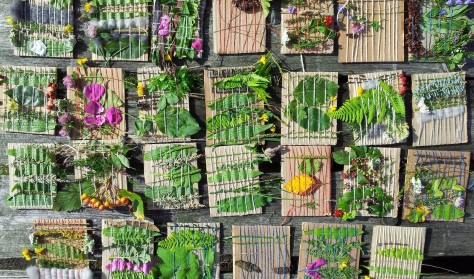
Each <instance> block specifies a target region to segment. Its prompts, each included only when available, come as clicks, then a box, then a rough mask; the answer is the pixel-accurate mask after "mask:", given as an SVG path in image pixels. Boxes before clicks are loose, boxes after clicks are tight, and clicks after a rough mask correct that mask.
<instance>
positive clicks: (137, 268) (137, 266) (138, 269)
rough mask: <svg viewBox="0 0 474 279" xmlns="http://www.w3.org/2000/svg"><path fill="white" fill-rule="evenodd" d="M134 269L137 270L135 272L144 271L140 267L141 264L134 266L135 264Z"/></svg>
mask: <svg viewBox="0 0 474 279" xmlns="http://www.w3.org/2000/svg"><path fill="white" fill-rule="evenodd" d="M133 271H135V272H142V270H141V269H140V265H138V264H134V266H133Z"/></svg>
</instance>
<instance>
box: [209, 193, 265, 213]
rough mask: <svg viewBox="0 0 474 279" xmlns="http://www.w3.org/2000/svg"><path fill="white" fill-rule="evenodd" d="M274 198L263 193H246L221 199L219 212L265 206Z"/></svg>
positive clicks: (218, 205)
mask: <svg viewBox="0 0 474 279" xmlns="http://www.w3.org/2000/svg"><path fill="white" fill-rule="evenodd" d="M271 201H272V198H270V197H265V196H261V195H246V196H237V197H229V198H225V199H221V200H218V201H217V212H219V213H221V212H247V211H252V210H254V209H256V208H260V207H263V206H265V205H267V204H268V203H270V202H271Z"/></svg>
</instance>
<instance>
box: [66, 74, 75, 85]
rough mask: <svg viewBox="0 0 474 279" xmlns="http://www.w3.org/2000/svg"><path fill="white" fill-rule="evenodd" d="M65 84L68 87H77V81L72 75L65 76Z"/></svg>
mask: <svg viewBox="0 0 474 279" xmlns="http://www.w3.org/2000/svg"><path fill="white" fill-rule="evenodd" d="M63 84H64V86H65V87H66V88H74V87H76V82H75V80H74V79H73V78H72V76H71V75H66V76H65V77H64V78H63Z"/></svg>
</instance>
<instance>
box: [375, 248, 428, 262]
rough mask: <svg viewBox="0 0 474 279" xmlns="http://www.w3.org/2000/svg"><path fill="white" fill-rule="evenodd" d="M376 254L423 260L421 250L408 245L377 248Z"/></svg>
mask: <svg viewBox="0 0 474 279" xmlns="http://www.w3.org/2000/svg"><path fill="white" fill-rule="evenodd" d="M376 254H377V255H382V256H384V257H389V258H395V259H402V260H418V261H422V260H423V258H424V257H423V252H422V251H420V249H417V248H409V247H391V248H385V249H379V250H377V251H376Z"/></svg>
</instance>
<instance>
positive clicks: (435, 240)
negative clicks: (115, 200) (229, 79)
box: [0, 0, 474, 279]
mask: <svg viewBox="0 0 474 279" xmlns="http://www.w3.org/2000/svg"><path fill="white" fill-rule="evenodd" d="M0 1H1V2H0V3H2V5H0V16H1V18H5V17H6V16H7V15H9V14H10V12H9V7H8V5H9V4H10V3H11V2H12V0H0ZM85 2H86V1H82V3H80V5H81V6H83V5H84V3H85ZM207 2H208V5H207V6H208V7H209V8H208V9H206V11H205V16H204V17H203V18H204V24H203V26H204V32H203V35H204V41H205V42H206V43H205V45H204V53H203V57H202V59H197V60H196V61H195V62H192V63H187V64H188V66H189V67H193V68H195V69H203V68H205V67H222V66H227V67H229V66H232V67H239V66H249V65H252V64H254V63H255V62H256V61H257V60H258V59H259V58H260V54H248V55H223V56H221V55H218V54H217V53H215V52H214V51H213V48H214V42H213V36H214V32H213V30H214V29H213V18H212V14H211V11H212V8H211V6H212V1H211V0H207ZM280 10H281V2H280V1H272V2H271V7H270V15H269V16H268V18H267V23H268V26H269V28H272V29H276V30H280V29H281V14H280ZM76 16H77V17H79V12H77V13H76ZM9 30H10V26H9V25H7V24H6V23H5V21H4V20H3V21H0V36H1V37H2V38H8V36H9ZM77 31H79V32H77V33H76V35H77V39H78V41H79V43H78V45H77V48H76V50H75V52H74V59H59V58H51V59H45V58H26V57H16V56H13V50H12V48H11V46H10V45H9V43H4V44H0V65H18V66H44V67H48V66H49V67H59V73H60V75H65V72H66V71H65V67H67V66H71V67H75V66H76V58H79V57H89V58H90V53H89V52H87V50H86V48H87V46H86V41H87V39H85V38H84V35H83V33H82V31H83V29H82V26H81V25H79V26H77ZM265 46H266V48H267V49H269V50H272V52H273V53H274V55H275V57H276V59H277V60H278V61H279V62H280V65H281V67H282V68H283V69H284V70H285V71H286V70H288V71H294V72H302V71H312V72H338V73H339V84H340V85H341V88H340V90H339V96H340V97H342V98H341V100H340V101H338V102H339V106H340V105H342V102H343V101H344V100H345V99H347V96H348V92H349V90H348V88H349V86H348V84H347V83H346V82H347V80H348V75H357V74H364V73H370V72H383V71H393V70H400V71H403V72H404V73H405V74H406V75H407V76H408V79H409V81H410V78H411V75H412V74H418V73H433V72H436V73H440V72H448V68H447V67H446V65H445V64H443V63H413V62H402V63H388V62H382V63H369V64H358V63H356V64H340V63H338V51H336V53H334V54H332V55H319V56H318V55H303V56H300V55H289V56H285V55H281V53H280V49H281V39H280V34H279V33H278V32H275V31H274V30H270V29H269V31H268V32H266V44H265ZM92 65H95V66H100V65H101V64H100V63H97V62H92ZM152 65H153V63H151V62H130V61H116V62H113V63H112V66H113V67H114V68H122V69H124V71H125V72H126V73H128V74H136V72H137V68H139V67H146V66H152ZM473 66H474V60H469V61H468V63H467V64H466V65H465V66H464V67H463V70H465V71H466V79H467V93H468V94H467V96H468V106H467V108H468V111H469V113H468V136H469V138H470V139H472V138H473V136H474V129H473V126H472V124H471V123H472V120H473V113H472V111H473V105H472V104H473V102H474V94H472V93H473V88H474V80H473V79H472V78H473V76H474V67H473ZM280 83H281V80H280V79H278V78H274V80H273V85H274V86H276V88H275V92H274V93H272V95H273V98H272V99H270V102H273V103H272V104H273V105H274V106H278V107H279V104H280V98H281V91H280V88H278V87H279V86H281V84H280ZM135 95H136V93H134V90H133V89H132V90H127V97H129V96H135ZM205 108H206V107H205V102H204V101H203V100H200V99H191V100H190V110H191V113H192V114H194V115H197V117H198V120H199V121H200V123H204V120H205V114H204V111H205ZM407 108H410V100H407ZM127 113H129V114H131V115H135V116H138V113H137V111H136V102H135V101H134V100H133V99H132V98H129V99H127ZM411 116H412V113H411V112H410V110H409V109H408V111H407V119H410V118H411ZM130 118H131V117H130ZM130 118H129V122H128V127H130V129H131V130H132V131H133V122H130ZM338 126H339V128H338V129H346V128H347V127H346V126H345V125H344V124H342V125H341V123H338ZM203 137H204V136H203V135H202V133H201V135H198V136H197V137H196V138H197V139H198V143H199V147H200V148H202V147H203V146H204V144H203V140H202V138H203ZM199 139H200V140H199ZM8 142H25V143H26V142H35V143H42V142H47V143H51V142H58V143H66V144H70V143H71V142H70V141H69V140H68V139H65V138H59V137H50V136H42V135H28V134H21V135H19V134H14V133H5V132H0V160H3V162H6V160H7V156H6V154H5V152H4V150H6V148H7V146H6V145H7V143H8ZM129 143H131V144H132V145H133V144H134V143H133V141H129ZM353 143H354V140H353V137H352V135H351V134H350V133H348V132H343V133H341V134H340V136H339V139H338V142H337V145H336V147H335V148H334V149H335V150H339V149H341V148H343V147H344V146H348V145H349V144H353ZM412 144H413V141H412V138H409V139H408V140H407V142H406V143H403V144H399V145H398V146H397V147H400V148H402V155H401V158H402V164H403V163H406V161H405V159H404V158H406V155H407V153H406V150H407V149H408V148H409V147H411V146H412ZM432 149H436V150H469V151H472V150H474V144H473V142H472V141H470V142H468V143H466V144H458V145H451V146H437V147H433V148H432ZM130 156H132V160H131V162H132V166H133V167H134V168H136V169H137V170H131V175H132V177H133V178H134V179H136V180H137V181H138V182H140V185H138V186H134V189H133V190H134V191H138V192H140V193H142V191H143V187H144V184H143V173H140V170H141V168H142V165H141V163H140V160H141V153H140V152H137V153H136V154H135V153H133V154H130ZM200 164H201V166H204V165H203V163H202V162H200ZM278 169H280V164H279V162H278V160H277V161H276V162H275V163H274V164H271V165H269V166H267V167H266V171H270V172H271V171H274V170H278ZM403 169H404V168H403ZM403 169H402V171H403ZM341 173H342V168H333V169H332V171H331V175H332V177H333V181H334V182H333V186H332V187H333V197H336V196H339V195H340V194H341V193H342V187H341V185H342V180H341V179H340V177H341ZM274 174H277V175H278V174H279V173H274ZM403 176H404V174H403V173H401V181H403ZM0 184H1V186H2V187H0V196H2V197H5V196H7V195H8V191H9V190H8V176H5V175H0ZM203 185H205V183H203ZM203 189H204V192H203V195H204V203H205V204H208V202H209V201H208V195H207V191H206V189H207V187H204V188H203ZM280 212H281V202H280V201H273V202H272V203H271V204H270V205H269V206H267V207H265V208H264V210H263V213H262V214H260V215H253V216H235V217H231V218H228V217H226V218H211V217H210V216H209V209H208V208H203V209H199V210H192V211H186V212H182V211H161V210H157V211H150V210H147V211H146V215H147V216H148V217H150V218H152V219H153V220H154V221H155V223H156V224H166V223H167V222H202V223H206V222H216V221H219V222H221V223H222V237H223V238H224V237H229V236H231V226H232V225H233V224H247V225H250V224H262V223H265V224H269V225H274V226H277V225H279V224H280V223H281V221H282V218H281V217H278V216H279V214H280ZM466 213H467V214H468V216H467V217H466V218H465V222H464V223H459V224H458V223H455V224H454V223H446V222H430V223H424V224H410V223H408V222H407V221H399V220H398V219H393V218H383V219H381V218H368V219H367V218H364V217H358V218H356V220H355V221H353V222H352V223H354V224H362V225H364V230H365V231H366V234H365V235H364V237H363V240H364V241H365V242H368V245H366V246H364V252H365V254H363V255H362V256H361V257H362V259H364V260H367V259H368V257H369V256H370V239H371V237H372V229H373V226H374V225H381V224H383V225H387V224H392V225H395V224H398V225H402V226H411V227H428V228H429V233H430V235H429V237H428V238H427V243H426V249H425V256H426V257H454V256H456V257H464V256H474V246H473V245H466V240H467V239H470V238H471V237H472V230H473V229H474V218H472V214H474V195H473V192H472V191H467V203H466ZM46 217H47V218H56V219H60V218H86V219H88V220H90V222H91V223H92V224H93V226H94V228H96V229H97V230H98V231H99V233H97V230H96V231H95V234H96V235H99V238H100V228H101V219H102V218H110V219H122V218H131V217H130V214H129V213H128V212H124V211H122V210H117V211H109V210H105V211H102V212H98V211H97V209H91V208H86V209H83V210H81V211H78V212H72V213H63V212H55V211H44V210H28V211H25V210H13V209H10V208H8V207H7V206H6V205H5V203H4V202H0V235H2V237H1V238H0V243H2V244H7V245H0V278H2V279H3V278H4V279H7V278H8V279H11V278H15V279H26V278H27V277H26V273H25V271H24V270H19V269H24V268H25V267H26V266H27V262H26V261H24V260H22V259H21V247H23V246H27V245H29V241H28V234H29V231H28V228H30V227H31V222H32V220H33V219H35V218H46ZM308 220H309V219H308V217H293V218H290V219H289V220H288V222H287V223H286V225H289V226H291V227H292V231H291V234H292V238H291V240H290V243H291V250H292V255H293V256H294V257H296V256H297V255H298V253H299V245H298V243H299V241H300V238H301V223H302V222H307V221H308ZM317 221H318V222H326V223H328V222H330V223H345V222H342V221H341V220H340V219H337V218H334V217H318V218H317ZM10 243H15V245H10ZM221 244H222V254H223V256H222V258H221V259H222V266H223V269H225V270H223V272H226V273H224V274H223V276H222V277H223V278H224V279H230V278H232V273H229V270H230V268H229V267H228V264H227V262H228V261H226V259H228V258H229V257H231V255H230V254H231V253H232V242H231V241H230V240H224V239H223V240H222V242H221ZM456 259H457V261H459V260H460V259H461V258H456ZM446 264H447V263H446ZM443 266H446V265H445V264H443ZM291 278H296V274H292V276H291ZM429 278H432V279H467V278H469V279H473V278H474V276H472V275H465V274H456V275H449V274H440V275H434V276H430V277H429Z"/></svg>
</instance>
